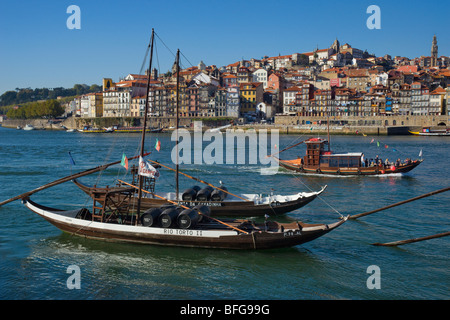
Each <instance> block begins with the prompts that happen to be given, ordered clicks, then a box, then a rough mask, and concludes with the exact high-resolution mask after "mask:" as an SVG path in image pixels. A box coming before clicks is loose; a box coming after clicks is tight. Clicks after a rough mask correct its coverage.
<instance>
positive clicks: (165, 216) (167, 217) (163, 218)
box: [159, 207, 178, 228]
mask: <svg viewBox="0 0 450 320" xmlns="http://www.w3.org/2000/svg"><path fill="white" fill-rule="evenodd" d="M177 216H178V210H177V208H175V207H173V208H169V209H166V210H164V211H163V212H162V213H161V214H160V215H159V222H160V223H161V227H163V228H170V227H171V226H173V225H174V224H175V222H176V219H177Z"/></svg>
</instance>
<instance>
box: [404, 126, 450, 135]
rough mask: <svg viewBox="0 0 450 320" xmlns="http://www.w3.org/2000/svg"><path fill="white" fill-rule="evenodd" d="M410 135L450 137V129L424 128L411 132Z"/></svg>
mask: <svg viewBox="0 0 450 320" xmlns="http://www.w3.org/2000/svg"><path fill="white" fill-rule="evenodd" d="M409 133H411V134H413V135H416V136H450V129H448V128H445V129H432V128H431V127H423V128H422V130H420V131H411V130H409Z"/></svg>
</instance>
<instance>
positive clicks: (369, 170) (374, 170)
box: [277, 159, 422, 176]
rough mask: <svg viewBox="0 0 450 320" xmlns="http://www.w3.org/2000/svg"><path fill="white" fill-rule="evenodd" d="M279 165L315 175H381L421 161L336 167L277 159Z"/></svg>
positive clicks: (411, 166)
mask: <svg viewBox="0 0 450 320" xmlns="http://www.w3.org/2000/svg"><path fill="white" fill-rule="evenodd" d="M277 160H278V163H279V165H280V166H281V167H283V168H285V169H288V170H291V171H295V172H300V173H309V174H315V175H324V174H326V175H337V176H375V175H377V176H383V175H387V174H393V173H407V172H409V171H411V170H413V169H414V168H415V167H417V166H418V165H419V164H421V163H422V160H416V161H413V162H411V163H410V164H406V165H402V166H400V167H394V168H392V167H384V166H372V167H357V168H338V167H326V168H325V167H320V166H315V167H307V166H304V165H302V164H301V163H300V162H297V161H294V160H281V159H277Z"/></svg>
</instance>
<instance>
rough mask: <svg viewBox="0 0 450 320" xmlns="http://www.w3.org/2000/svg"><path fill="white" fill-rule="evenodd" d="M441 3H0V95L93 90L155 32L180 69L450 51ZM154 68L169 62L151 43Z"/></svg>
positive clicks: (136, 61)
mask: <svg viewBox="0 0 450 320" xmlns="http://www.w3.org/2000/svg"><path fill="white" fill-rule="evenodd" d="M72 4H74V5H77V6H79V7H80V9H81V29H80V30H70V29H68V28H67V26H66V21H67V19H68V18H69V16H70V14H68V13H66V10H67V7H68V6H70V5H72ZM373 4H374V5H378V6H379V7H380V9H381V29H379V30H370V29H368V28H367V26H366V21H367V19H368V18H369V16H370V14H367V13H366V10H367V7H369V6H370V5H373ZM449 9H450V2H449V1H436V0H428V1H426V2H423V1H417V0H412V1H406V0H397V1H381V0H372V1H364V0H351V1H345V0H342V1H328V0H322V1H311V0H309V1H304V0H296V1H285V0H279V1H273V0H272V1H266V0H260V1H253V0H240V1H236V0H222V1H217V0H209V1H203V0H201V1H200V0H198V1H197V0H191V1H186V0H185V1H176V0H174V1H170V0H158V1H153V0H148V1H144V0H129V1H123V0H122V1H116V0H109V1H107V0H96V1H86V0H70V1H66V0H54V1H49V0H42V1H32V0H18V1H2V3H1V5H0V43H1V45H0V75H1V76H0V94H1V93H3V92H5V91H7V90H14V89H15V88H16V87H19V88H23V87H31V88H42V87H47V88H52V87H59V86H62V87H73V85H74V84H76V83H85V84H88V85H91V84H94V83H95V84H101V80H102V78H104V77H110V78H113V80H118V79H119V77H123V76H126V75H127V74H129V73H138V72H139V70H140V67H141V64H142V62H143V58H144V55H145V51H146V48H147V45H148V42H149V38H150V32H151V29H152V28H155V31H156V33H157V34H158V35H159V37H160V38H161V39H162V40H163V41H164V43H165V44H166V45H167V46H168V47H169V48H170V49H171V51H172V52H176V50H177V48H180V50H181V51H182V53H183V54H184V56H185V57H186V58H187V59H188V61H186V59H185V60H184V61H182V62H183V65H184V66H190V65H191V63H192V64H193V65H197V64H198V63H199V62H200V60H203V61H204V62H205V64H207V65H211V64H215V65H217V66H218V67H220V66H222V65H227V64H230V63H233V62H236V61H238V60H241V59H242V58H244V59H251V58H257V59H258V58H261V57H262V56H264V55H268V56H275V55H278V54H281V55H285V54H292V53H295V52H299V53H301V52H307V51H312V50H313V49H314V48H315V47H316V46H318V47H319V48H320V49H322V48H327V47H329V46H331V44H332V43H333V41H334V40H335V39H336V38H338V40H339V41H340V43H341V44H344V43H346V42H347V43H349V44H350V45H352V46H353V47H355V48H359V49H362V50H366V49H367V50H368V51H369V52H370V53H375V54H376V55H378V56H382V55H384V54H390V55H392V56H395V55H400V56H406V57H410V58H413V57H418V56H421V55H430V48H431V41H432V37H433V35H434V34H436V35H437V38H438V45H439V55H447V56H448V55H450V43H449V40H448V39H449V38H448V31H449V30H450V27H449V24H448V19H449V12H450V10H449ZM157 50H158V55H157V59H156V57H155V62H154V65H155V66H157V67H158V66H159V68H160V69H161V72H166V71H167V70H169V69H170V67H171V65H172V63H173V61H174V57H173V56H172V54H171V53H170V52H169V51H168V50H167V49H166V48H165V47H164V46H163V44H162V43H161V42H160V41H159V42H157Z"/></svg>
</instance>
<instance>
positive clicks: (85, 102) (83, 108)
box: [80, 95, 91, 118]
mask: <svg viewBox="0 0 450 320" xmlns="http://www.w3.org/2000/svg"><path fill="white" fill-rule="evenodd" d="M90 104H91V102H90V99H89V97H88V96H87V95H83V96H81V98H80V116H81V117H82V118H88V117H89V107H90Z"/></svg>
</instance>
